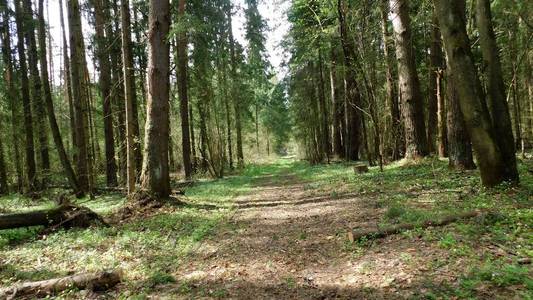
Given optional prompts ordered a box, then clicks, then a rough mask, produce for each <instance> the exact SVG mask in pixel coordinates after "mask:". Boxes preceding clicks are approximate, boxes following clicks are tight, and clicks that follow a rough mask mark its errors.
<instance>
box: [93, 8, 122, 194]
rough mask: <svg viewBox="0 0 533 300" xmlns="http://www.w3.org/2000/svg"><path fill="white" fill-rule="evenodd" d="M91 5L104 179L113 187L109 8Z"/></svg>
mask: <svg viewBox="0 0 533 300" xmlns="http://www.w3.org/2000/svg"><path fill="white" fill-rule="evenodd" d="M92 4H93V6H94V22H95V23H94V27H95V33H96V35H95V39H96V46H97V48H96V56H97V58H98V64H99V67H100V72H99V74H100V78H99V85H100V93H101V97H102V108H103V119H104V141H105V162H106V163H105V165H106V179H107V186H108V187H115V186H117V184H118V180H117V163H116V161H115V138H114V135H113V109H112V107H111V68H110V66H109V64H110V61H109V54H108V45H109V38H110V36H106V35H105V26H106V13H105V11H107V10H108V9H109V7H108V5H107V2H104V0H92Z"/></svg>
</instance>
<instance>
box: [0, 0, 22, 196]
mask: <svg viewBox="0 0 533 300" xmlns="http://www.w3.org/2000/svg"><path fill="white" fill-rule="evenodd" d="M0 8H2V11H1V13H2V18H3V19H2V26H1V27H0V35H1V38H2V61H3V63H4V74H3V76H4V81H5V84H6V86H7V94H8V97H9V105H10V108H11V131H12V132H11V133H12V136H11V138H12V139H13V141H12V142H13V152H14V156H15V162H14V164H15V169H16V172H17V174H16V175H17V191H18V192H21V191H22V187H23V174H22V166H21V162H20V155H21V154H20V150H19V136H18V134H19V127H20V126H19V121H18V120H19V119H18V116H19V114H18V109H17V107H18V106H17V105H16V104H17V103H18V100H19V95H18V94H17V91H16V88H15V82H14V77H13V61H12V54H11V34H10V28H9V10H8V6H7V2H6V1H5V0H0Z"/></svg>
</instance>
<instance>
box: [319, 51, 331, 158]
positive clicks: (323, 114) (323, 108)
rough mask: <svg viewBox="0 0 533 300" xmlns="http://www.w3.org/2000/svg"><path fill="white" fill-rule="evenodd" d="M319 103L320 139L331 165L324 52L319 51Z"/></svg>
mask: <svg viewBox="0 0 533 300" xmlns="http://www.w3.org/2000/svg"><path fill="white" fill-rule="evenodd" d="M318 52H319V53H318V103H319V108H320V116H319V117H320V118H319V120H321V125H320V126H321V127H322V128H321V133H322V136H321V138H320V140H321V145H322V151H323V152H324V155H326V159H327V161H328V163H329V160H330V156H331V142H330V137H329V113H328V109H327V105H326V87H325V80H324V68H323V62H322V51H320V50H319V51H318Z"/></svg>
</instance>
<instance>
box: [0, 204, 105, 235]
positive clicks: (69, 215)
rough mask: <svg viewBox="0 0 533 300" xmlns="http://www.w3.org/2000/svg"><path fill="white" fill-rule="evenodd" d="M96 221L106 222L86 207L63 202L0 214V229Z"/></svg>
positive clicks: (56, 225) (87, 223) (84, 226)
mask: <svg viewBox="0 0 533 300" xmlns="http://www.w3.org/2000/svg"><path fill="white" fill-rule="evenodd" d="M96 222H99V223H102V224H104V225H105V224H106V223H105V221H104V220H103V219H102V218H101V217H100V216H99V215H98V214H96V213H95V212H93V211H92V210H90V209H88V208H86V207H81V206H76V205H72V204H64V205H59V206H57V207H55V208H52V209H47V210H37V211H31V212H27V213H16V214H7V215H0V230H3V229H13V228H20V227H29V226H46V227H63V228H72V227H81V228H86V227H89V226H91V225H92V224H94V223H96Z"/></svg>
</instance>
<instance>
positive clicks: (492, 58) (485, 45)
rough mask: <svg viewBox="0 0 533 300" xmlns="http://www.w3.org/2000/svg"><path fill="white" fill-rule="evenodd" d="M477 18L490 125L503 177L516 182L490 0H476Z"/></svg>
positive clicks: (509, 120)
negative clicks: (499, 153)
mask: <svg viewBox="0 0 533 300" xmlns="http://www.w3.org/2000/svg"><path fill="white" fill-rule="evenodd" d="M476 20H477V26H478V29H479V43H480V45H481V53H482V55H483V62H484V65H485V70H486V75H487V81H488V82H487V84H488V89H487V94H488V95H487V96H488V100H489V109H490V113H491V115H492V124H493V127H494V130H495V133H496V136H497V137H498V138H497V139H496V143H497V144H498V146H499V148H500V152H501V156H502V159H503V165H504V169H503V174H502V176H503V179H504V180H506V181H511V182H518V170H517V166H516V148H515V143H514V137H513V127H512V123H511V116H510V114H509V108H508V106H507V101H506V99H505V84H504V82H503V75H502V67H501V63H500V57H499V55H498V53H499V49H498V46H497V45H496V36H495V34H494V29H493V26H492V17H491V12H490V1H489V0H478V1H477V3H476Z"/></svg>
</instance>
